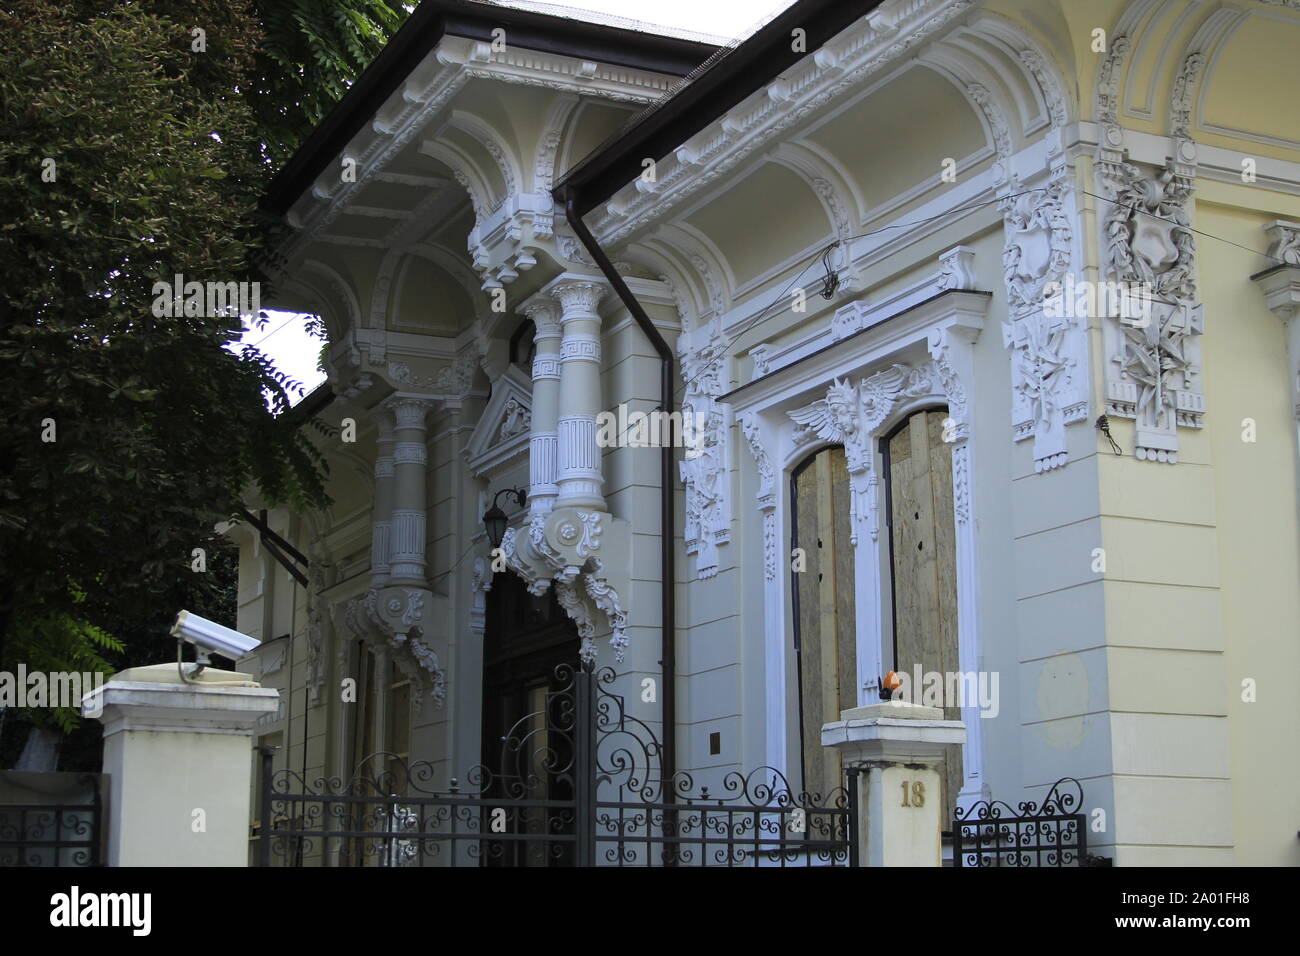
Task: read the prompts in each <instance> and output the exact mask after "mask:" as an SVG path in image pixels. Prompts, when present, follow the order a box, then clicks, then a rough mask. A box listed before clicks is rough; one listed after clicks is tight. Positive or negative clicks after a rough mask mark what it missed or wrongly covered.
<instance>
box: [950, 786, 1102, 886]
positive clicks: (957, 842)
mask: <svg viewBox="0 0 1300 956" xmlns="http://www.w3.org/2000/svg"><path fill="white" fill-rule="evenodd" d="M1082 807H1083V787H1082V785H1081V784H1080V783H1079V781H1078V780H1075V779H1074V778H1073V777H1062V778H1061V779H1060V780H1058V781H1056V783H1054V784H1052V786H1051V789H1050V790H1048V791H1047V795H1046V796H1044V797H1043V801H1042V803H1035V802H1034V801H1032V800H1025V801H1023V802H1021V803H1020V804H1018V808H1019V810H1018V811H1017V810H1013V809H1012V808H1011V807H1010V806H1009V805H1008V804H1006V803H1003V802H1002V801H1001V800H987V801H981V802H980V803H976V804H974V805H972V806H970V807H968V808H967V809H966V810H965V811H963V810H962V809H961V808H960V807H959V808H958V809H957V812H956V815H955V819H954V820H953V823H952V863H953V866H955V867H977V868H979V867H1076V866H1110V863H1111V861H1110V859H1109V858H1107V857H1099V856H1093V855H1092V854H1090V853H1089V852H1088V827H1087V823H1088V820H1087V816H1086V815H1085V814H1084V813H1082V812H1080V811H1081V809H1082Z"/></svg>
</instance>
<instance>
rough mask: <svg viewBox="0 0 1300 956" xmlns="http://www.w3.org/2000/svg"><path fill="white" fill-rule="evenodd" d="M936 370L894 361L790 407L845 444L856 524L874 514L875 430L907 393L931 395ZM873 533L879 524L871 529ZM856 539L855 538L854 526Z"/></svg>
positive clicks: (811, 426)
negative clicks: (854, 383) (852, 382)
mask: <svg viewBox="0 0 1300 956" xmlns="http://www.w3.org/2000/svg"><path fill="white" fill-rule="evenodd" d="M934 383H935V379H934V377H933V369H932V367H931V366H930V365H925V366H922V367H920V368H912V367H911V366H908V365H895V366H893V367H892V368H889V369H886V370H885V371H883V372H878V373H876V374H875V375H872V376H871V377H870V378H865V379H863V380H862V381H861V382H859V383H858V385H857V387H856V388H855V387H854V386H852V385H850V384H849V383H848V380H847V379H846V380H844V381H839V380H838V379H837V380H835V381H833V382H832V383H831V386H830V388H828V389H827V390H826V397H825V398H823V399H818V400H817V401H815V402H813V403H812V404H811V405H806V406H805V407H803V408H799V409H795V410H794V411H792V412H788V413H787V414H789V416H790V418H792V419H793V420H794V421H795V423H796V424H799V425H802V426H803V427H805V428H807V429H808V430H810V431H812V432H813V433H815V434H816V435H817V436H818V437H819V438H821V439H822V440H823V441H829V442H836V443H838V444H841V445H843V446H844V457H845V463H846V464H847V465H848V470H849V474H850V475H851V476H852V478H851V481H852V485H853V494H852V495H850V496H849V503H850V509H851V512H852V518H853V527H854V528H855V529H856V527H857V521H858V520H859V519H864V518H866V517H867V516H868V515H869V513H870V501H869V499H868V497H867V496H868V495H869V493H870V490H871V489H873V488H874V487H875V484H876V482H875V476H874V475H870V474H869V472H870V470H871V435H872V433H873V432H874V431H875V430H876V429H877V428H879V427H880V425H881V423H883V422H884V420H885V419H886V418H887V417H889V413H890V411H892V410H893V408H894V406H895V405H896V404H897V403H898V402H899V401H901V400H902V399H905V398H914V397H917V396H921V395H929V394H931V393H932V392H933V391H934V390H935V384H934ZM872 535H873V536H874V535H875V529H874V528H873V529H872ZM853 540H854V542H855V543H856V541H857V532H856V530H855V531H854V533H853Z"/></svg>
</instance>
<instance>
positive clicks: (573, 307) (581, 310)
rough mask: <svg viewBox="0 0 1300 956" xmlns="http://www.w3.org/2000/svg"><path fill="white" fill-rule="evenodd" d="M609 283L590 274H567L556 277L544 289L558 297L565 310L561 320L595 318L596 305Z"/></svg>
mask: <svg viewBox="0 0 1300 956" xmlns="http://www.w3.org/2000/svg"><path fill="white" fill-rule="evenodd" d="M608 289H609V283H607V282H606V281H605V280H604V279H595V278H592V277H590V276H582V275H572V274H565V275H562V276H560V277H559V278H557V279H555V280H554V281H553V282H551V283H550V284H549V285H547V286H546V288H545V289H544V290H543V291H544V292H545V293H546V294H547V295H548V296H551V297H552V298H554V299H556V300H557V301H558V302H559V303H560V307H561V309H562V310H563V318H562V320H561V321H568V320H569V319H572V318H593V317H595V316H596V306H597V305H599V303H600V300H601V299H602V298H604V296H605V293H606V291H608Z"/></svg>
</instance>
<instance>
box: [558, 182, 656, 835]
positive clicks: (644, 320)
mask: <svg viewBox="0 0 1300 956" xmlns="http://www.w3.org/2000/svg"><path fill="white" fill-rule="evenodd" d="M564 215H565V218H566V219H568V221H569V226H570V228H572V229H573V231H574V233H575V234H576V235H577V237H578V240H579V241H580V242H581V243H582V244H583V246H585V247H586V249H587V251H588V252H589V253H591V258H592V260H593V261H594V262H595V263H596V265H597V266H599V267H600V271H601V272H602V273H604V275H605V278H606V279H608V280H609V284H610V285H611V286H613V287H614V292H615V293H616V294H617V295H618V297H619V299H621V300H622V302H623V304H624V305H625V306H627V310H628V312H630V313H632V318H633V319H635V320H636V324H637V325H639V326H640V327H641V331H642V332H644V333H645V336H646V338H648V339H649V340H650V344H651V345H653V346H654V350H655V351H656V352H657V353H658V354H659V392H660V397H659V406H660V410H661V411H662V412H663V413H664V415H665V417H666V416H668V415H671V414H672V411H673V350H672V349H671V348H669V347H668V343H667V342H665V341H664V337H663V336H662V335H660V334H659V330H658V329H657V328H655V324H654V322H652V321H651V320H650V316H648V315H646V312H645V309H643V308H642V307H641V303H640V302H638V301H637V298H636V296H634V295H633V294H632V290H631V289H629V288H628V287H627V283H626V282H624V281H623V277H622V276H621V275H619V274H618V270H617V269H615V268H614V264H613V263H612V262H610V261H609V256H607V255H605V250H604V249H602V248H601V247H600V244H599V243H597V242H596V239H595V237H594V236H592V234H591V232H590V230H588V229H587V225H586V223H584V222H583V221H582V216H581V215H580V214H579V212H578V206H577V196H576V194H575V193H574V191H573V190H572V189H568V190H565V194H564ZM665 420H670V419H667V418H665ZM659 462H660V473H659V526H660V528H661V529H662V530H661V537H660V541H659V549H660V559H661V560H660V574H661V576H662V587H661V588H660V592H659V593H660V601H659V604H660V614H661V615H662V617H661V618H660V620H661V621H662V622H663V623H662V632H661V633H662V646H661V649H660V657H661V660H660V665H661V666H662V667H663V688H662V690H663V693H662V695H661V697H660V701H661V703H662V707H663V718H662V719H663V727H664V729H663V740H662V741H661V747H662V750H661V753H660V768H661V771H662V774H663V787H662V790H663V797H662V799H663V801H664V802H665V803H673V802H674V800H673V782H674V780H673V778H674V777H675V775H676V772H677V740H676V737H677V686H676V679H677V678H676V675H677V639H676V635H677V588H676V578H677V574H676V560H675V557H676V555H675V551H676V547H677V545H676V542H675V541H674V540H673V449H672V443H671V442H666V443H665V444H664V445H663V447H662V448H661V449H660V452H659ZM664 849H665V858H666V859H668V860H671V859H673V858H674V857H675V856H676V846H675V845H674V844H670V845H669V846H666V847H665V848H664Z"/></svg>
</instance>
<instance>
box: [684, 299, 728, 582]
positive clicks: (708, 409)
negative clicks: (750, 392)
mask: <svg viewBox="0 0 1300 956" xmlns="http://www.w3.org/2000/svg"><path fill="white" fill-rule="evenodd" d="M700 338H704V339H705V341H704V342H703V344H702V345H699V346H694V345H693V341H694V340H698V339H700ZM677 348H678V352H679V353H680V355H681V364H682V379H683V381H684V382H685V386H686V395H685V397H684V398H683V400H682V416H683V420H689V421H692V422H695V423H697V424H696V427H699V424H700V423H702V425H703V429H702V434H700V435H698V436H696V435H691V436H690V437H691V438H692V439H693V440H694V443H693V445H692V446H690V447H688V448H687V450H686V454H685V455H684V457H683V458H682V460H681V462H679V463H678V468H679V469H680V473H681V478H682V486H683V488H684V490H685V506H686V524H685V527H684V528H683V532H682V536H683V541H684V543H685V545H686V552H687V554H690V555H693V556H694V557H695V568H696V574H697V576H698V577H699V578H700V579H704V578H711V577H713V576H714V575H715V574H717V573H718V546H719V545H724V544H726V543H727V542H729V541H730V540H731V496H730V495H729V494H728V493H727V475H728V474H729V472H730V467H729V466H730V454H729V448H728V445H729V442H728V441H727V435H728V433H729V432H730V426H731V410H730V409H729V408H728V407H727V406H725V405H722V404H720V403H719V402H718V401H717V397H718V396H719V395H721V394H722V392H723V389H722V381H721V379H722V375H721V371H722V367H723V363H724V362H725V360H726V359H725V352H726V347H725V341H724V340H723V338H722V324H721V321H720V320H719V319H718V318H717V316H714V317H713V318H712V320H711V321H710V322H709V324H708V325H707V326H705V327H703V328H700V329H697V330H696V331H695V332H692V333H688V334H686V335H683V336H681V338H680V339H679V340H678V346H677Z"/></svg>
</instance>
